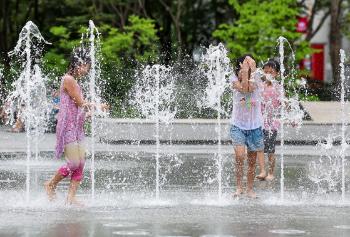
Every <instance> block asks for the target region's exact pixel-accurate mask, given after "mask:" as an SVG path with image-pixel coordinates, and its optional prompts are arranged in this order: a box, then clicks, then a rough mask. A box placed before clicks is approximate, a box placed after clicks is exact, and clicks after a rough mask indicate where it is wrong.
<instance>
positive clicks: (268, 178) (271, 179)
mask: <svg viewBox="0 0 350 237" xmlns="http://www.w3.org/2000/svg"><path fill="white" fill-rule="evenodd" d="M274 179H275V177H274V176H273V175H272V174H269V175H268V176H266V178H265V180H266V181H273V180H274Z"/></svg>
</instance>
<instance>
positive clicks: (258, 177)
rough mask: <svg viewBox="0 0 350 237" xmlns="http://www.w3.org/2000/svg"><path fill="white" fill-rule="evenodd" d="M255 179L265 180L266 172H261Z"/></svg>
mask: <svg viewBox="0 0 350 237" xmlns="http://www.w3.org/2000/svg"><path fill="white" fill-rule="evenodd" d="M255 178H257V179H259V180H261V181H263V180H265V178H266V172H261V173H260V174H259V175H257V176H256V177H255Z"/></svg>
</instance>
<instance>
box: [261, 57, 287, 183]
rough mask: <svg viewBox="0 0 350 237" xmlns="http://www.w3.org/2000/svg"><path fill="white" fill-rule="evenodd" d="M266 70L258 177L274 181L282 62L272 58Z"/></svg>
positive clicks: (265, 66) (266, 64)
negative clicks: (267, 163)
mask: <svg viewBox="0 0 350 237" xmlns="http://www.w3.org/2000/svg"><path fill="white" fill-rule="evenodd" d="M263 70H264V74H265V76H264V90H263V92H262V113H263V119H264V126H263V134H264V151H259V152H258V154H257V158H258V163H259V167H260V174H259V175H258V176H256V178H257V179H260V180H267V181H272V180H273V179H274V169H275V146H276V138H277V131H278V130H279V128H280V110H281V92H282V91H281V86H280V84H279V83H278V81H276V78H277V77H278V74H279V72H280V64H279V63H278V62H277V61H276V60H273V59H270V60H269V61H268V62H267V63H265V65H264V66H263ZM264 153H267V155H268V159H269V169H268V173H266V170H265V157H264Z"/></svg>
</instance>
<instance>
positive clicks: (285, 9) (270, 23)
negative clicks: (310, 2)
mask: <svg viewBox="0 0 350 237" xmlns="http://www.w3.org/2000/svg"><path fill="white" fill-rule="evenodd" d="M229 3H230V4H231V6H232V7H233V8H234V10H235V11H236V12H237V14H239V17H238V19H237V20H236V21H233V22H231V23H229V24H221V25H220V26H219V28H218V29H217V30H216V31H214V32H213V36H214V37H216V38H218V39H219V40H221V41H224V42H225V43H226V45H227V47H228V49H229V51H230V57H231V58H236V57H239V56H240V55H242V54H245V53H252V54H253V55H254V56H255V57H256V58H257V59H259V60H266V59H268V58H270V57H272V56H273V55H275V54H276V52H277V51H276V45H277V39H278V37H280V36H283V37H285V38H287V39H288V41H289V42H290V43H291V44H292V45H293V46H294V48H297V55H296V57H297V58H299V59H300V58H303V56H305V54H306V53H307V52H309V50H310V49H309V47H308V43H307V42H305V41H302V40H301V34H300V33H298V32H296V24H297V16H298V14H299V11H300V8H299V7H298V6H297V4H296V1H295V0H272V1H271V0H269V1H267V0H263V1H261V0H248V1H244V3H240V2H239V1H238V0H229Z"/></svg>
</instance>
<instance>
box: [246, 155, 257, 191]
mask: <svg viewBox="0 0 350 237" xmlns="http://www.w3.org/2000/svg"><path fill="white" fill-rule="evenodd" d="M256 156H257V152H256V151H248V172H247V194H248V196H250V197H256V195H255V193H254V191H253V186H254V178H255V169H256Z"/></svg>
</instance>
